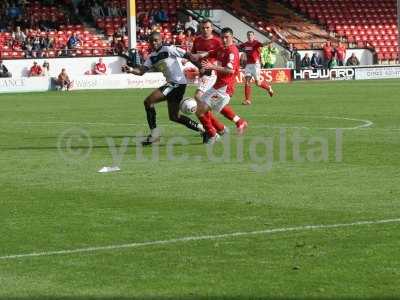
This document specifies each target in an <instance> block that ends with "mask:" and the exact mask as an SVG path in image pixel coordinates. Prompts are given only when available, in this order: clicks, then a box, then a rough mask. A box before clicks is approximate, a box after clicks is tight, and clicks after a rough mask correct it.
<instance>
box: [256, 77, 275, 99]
mask: <svg viewBox="0 0 400 300" xmlns="http://www.w3.org/2000/svg"><path fill="white" fill-rule="evenodd" d="M256 84H257V86H259V87H260V88H262V89H264V90H266V91H267V93H268V95H269V96H270V97H272V96H273V95H274V90H273V89H272V86H271V85H270V84H269V83H267V82H266V81H261V80H260V79H257V80H256Z"/></svg>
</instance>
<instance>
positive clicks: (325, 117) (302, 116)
mask: <svg viewBox="0 0 400 300" xmlns="http://www.w3.org/2000/svg"><path fill="white" fill-rule="evenodd" d="M253 116H254V117H271V116H272V115H268V114H254V115H253ZM284 116H285V115H284ZM286 116H289V117H300V118H313V119H334V120H347V121H354V122H361V123H363V124H361V125H358V126H354V127H342V128H340V127H305V126H300V127H286V126H284V127H285V128H295V129H327V130H337V129H342V130H357V129H364V128H368V127H371V126H372V125H374V123H373V122H372V121H370V120H363V119H355V118H347V117H334V116H305V115H290V114H289V115H286ZM272 128H280V127H277V126H276V127H275V126H274V127H272Z"/></svg>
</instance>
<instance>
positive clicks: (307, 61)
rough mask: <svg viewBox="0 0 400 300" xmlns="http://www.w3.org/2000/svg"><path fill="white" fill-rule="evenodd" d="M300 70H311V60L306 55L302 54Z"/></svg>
mask: <svg viewBox="0 0 400 300" xmlns="http://www.w3.org/2000/svg"><path fill="white" fill-rule="evenodd" d="M301 68H302V69H311V59H310V56H309V55H308V53H306V54H304V57H303V59H302V60H301Z"/></svg>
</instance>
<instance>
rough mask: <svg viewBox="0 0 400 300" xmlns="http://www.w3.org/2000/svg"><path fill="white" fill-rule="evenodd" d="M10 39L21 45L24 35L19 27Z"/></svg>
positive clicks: (24, 38)
mask: <svg viewBox="0 0 400 300" xmlns="http://www.w3.org/2000/svg"><path fill="white" fill-rule="evenodd" d="M12 38H13V40H16V41H18V42H20V43H23V42H25V40H26V35H25V33H24V32H23V31H21V27H19V26H17V27H16V30H15V31H14V32H13V33H12Z"/></svg>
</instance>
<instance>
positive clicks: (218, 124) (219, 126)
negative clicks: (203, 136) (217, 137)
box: [206, 111, 225, 132]
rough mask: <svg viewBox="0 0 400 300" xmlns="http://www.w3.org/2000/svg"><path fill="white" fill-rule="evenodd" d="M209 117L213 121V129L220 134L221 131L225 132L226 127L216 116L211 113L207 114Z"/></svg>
mask: <svg viewBox="0 0 400 300" xmlns="http://www.w3.org/2000/svg"><path fill="white" fill-rule="evenodd" d="M206 114H207V115H208V117H209V118H210V120H211V124H212V125H213V127H214V128H215V129H216V130H217V131H218V132H219V131H223V130H224V128H225V126H224V124H223V123H221V122H220V121H219V120H218V119H217V118H216V117H215V116H214V114H213V113H212V112H211V111H209V112H207V113H206Z"/></svg>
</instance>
